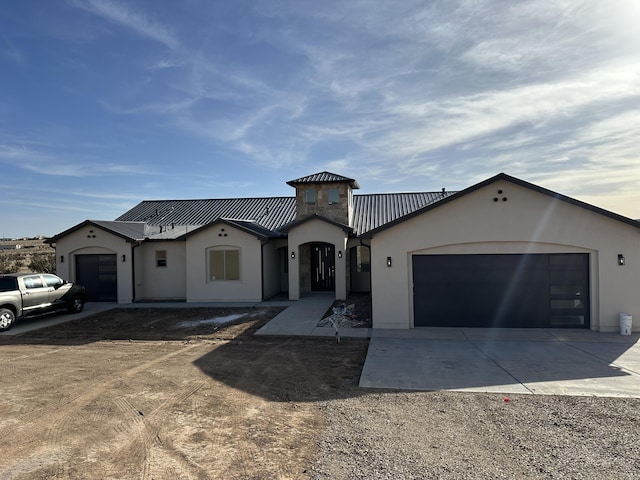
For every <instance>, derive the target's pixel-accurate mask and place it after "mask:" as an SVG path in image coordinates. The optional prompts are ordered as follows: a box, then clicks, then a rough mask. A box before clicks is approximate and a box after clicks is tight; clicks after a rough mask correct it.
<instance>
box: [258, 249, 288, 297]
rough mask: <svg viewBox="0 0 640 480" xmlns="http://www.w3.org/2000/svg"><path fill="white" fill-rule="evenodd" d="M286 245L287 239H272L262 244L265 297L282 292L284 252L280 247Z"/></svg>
mask: <svg viewBox="0 0 640 480" xmlns="http://www.w3.org/2000/svg"><path fill="white" fill-rule="evenodd" d="M283 246H285V247H286V241H285V240H277V241H271V242H269V243H267V244H265V245H263V246H262V285H263V289H264V291H263V296H264V298H265V299H267V298H271V297H273V296H274V295H276V294H278V293H280V292H281V290H282V289H281V276H282V275H283V272H282V270H283V260H282V257H281V255H282V253H281V251H278V248H280V247H283Z"/></svg>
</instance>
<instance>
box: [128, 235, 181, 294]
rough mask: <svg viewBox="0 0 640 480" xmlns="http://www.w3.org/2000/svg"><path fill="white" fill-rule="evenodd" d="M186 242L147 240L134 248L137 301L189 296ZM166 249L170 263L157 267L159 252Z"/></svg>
mask: <svg viewBox="0 0 640 480" xmlns="http://www.w3.org/2000/svg"><path fill="white" fill-rule="evenodd" d="M185 247H186V242H180V241H172V242H147V243H143V244H142V245H140V246H139V247H137V248H136V249H135V251H134V252H135V253H134V255H135V260H136V278H135V295H136V300H137V301H139V300H184V299H186V297H187V275H186V272H187V265H186V248H185ZM157 250H165V251H166V252H167V266H166V267H156V251H157Z"/></svg>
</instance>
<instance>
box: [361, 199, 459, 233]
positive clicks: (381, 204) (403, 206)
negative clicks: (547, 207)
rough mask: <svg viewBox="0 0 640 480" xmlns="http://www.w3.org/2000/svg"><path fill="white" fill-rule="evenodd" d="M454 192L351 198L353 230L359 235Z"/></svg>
mask: <svg viewBox="0 0 640 480" xmlns="http://www.w3.org/2000/svg"><path fill="white" fill-rule="evenodd" d="M454 193H455V192H419V193H379V194H372V195H354V196H353V225H352V227H353V230H354V231H355V232H356V233H357V234H358V235H361V234H363V233H366V232H368V231H369V230H373V229H374V228H378V227H380V226H382V225H385V224H387V223H389V222H393V221H395V220H397V219H399V218H401V217H404V216H405V215H408V214H410V213H413V212H415V211H416V210H420V209H421V208H424V207H426V206H427V205H431V204H434V203H436V202H438V201H440V200H442V199H444V198H446V197H448V196H450V195H453V194H454Z"/></svg>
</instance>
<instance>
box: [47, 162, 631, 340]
mask: <svg viewBox="0 0 640 480" xmlns="http://www.w3.org/2000/svg"><path fill="white" fill-rule="evenodd" d="M287 183H288V185H290V186H291V187H293V188H294V189H295V196H291V197H270V198H266V197H265V198H230V199H204V200H158V201H143V202H141V203H140V204H138V205H136V206H135V207H133V208H132V209H131V210H129V211H127V212H125V213H124V214H122V215H121V216H120V217H118V218H117V219H116V220H114V221H98V220H87V221H85V222H82V223H80V224H78V225H76V226H74V227H72V228H70V229H68V230H66V231H64V232H62V233H60V234H58V235H56V236H55V237H53V238H52V239H50V240H49V242H50V243H52V244H55V248H56V259H57V272H58V274H59V275H61V276H63V277H65V278H68V279H71V280H73V281H77V282H79V283H82V284H84V285H85V286H86V287H87V292H88V295H89V300H93V301H118V302H121V303H129V302H132V301H134V302H135V301H167V300H181V301H186V302H207V301H211V302H214V301H215V302H220V301H261V300H264V299H268V298H270V297H272V296H274V295H277V294H280V293H282V292H286V293H287V295H288V297H289V298H290V299H292V300H297V299H299V298H300V297H301V296H303V295H305V294H307V293H309V292H316V291H328V292H334V294H335V297H336V299H338V300H342V299H346V298H347V295H348V293H349V292H351V291H354V292H356V291H357V292H371V301H372V317H373V318H372V320H373V326H374V327H375V328H404V329H407V328H414V327H421V326H484V327H537V328H543V327H544V328H590V329H592V330H595V331H616V330H617V329H618V327H619V323H618V322H619V320H618V319H619V314H620V313H627V314H631V315H634V314H635V315H636V318H640V295H638V293H639V292H638V285H640V222H638V221H635V220H632V219H629V218H626V217H623V216H620V215H617V214H615V213H612V212H609V211H606V210H603V209H601V208H598V207H595V206H593V205H589V204H587V203H584V202H581V201H578V200H576V199H573V198H570V197H567V196H564V195H561V194H558V193H555V192H552V191H550V190H547V189H544V188H542V187H539V186H536V185H533V184H531V183H528V182H525V181H523V180H520V179H517V178H514V177H511V176H509V175H506V174H503V173H501V174H498V175H496V176H494V177H492V178H489V179H487V180H485V181H483V182H481V183H478V184H476V185H474V186H471V187H469V188H467V189H465V190H462V191H459V192H447V191H445V190H444V189H443V190H442V191H439V192H422V193H388V194H371V195H357V194H354V191H355V190H357V189H359V184H358V182H357V181H356V180H355V179H352V178H347V177H344V176H341V175H336V174H333V173H329V172H321V173H317V174H313V175H309V176H306V177H302V178H298V179H295V180H291V181H289V182H287Z"/></svg>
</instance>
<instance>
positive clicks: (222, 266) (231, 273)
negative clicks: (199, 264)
mask: <svg viewBox="0 0 640 480" xmlns="http://www.w3.org/2000/svg"><path fill="white" fill-rule="evenodd" d="M207 259H208V272H207V277H208V280H209V281H210V282H214V281H219V280H240V249H239V248H237V247H231V246H221V247H212V248H210V249H208V250H207Z"/></svg>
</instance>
